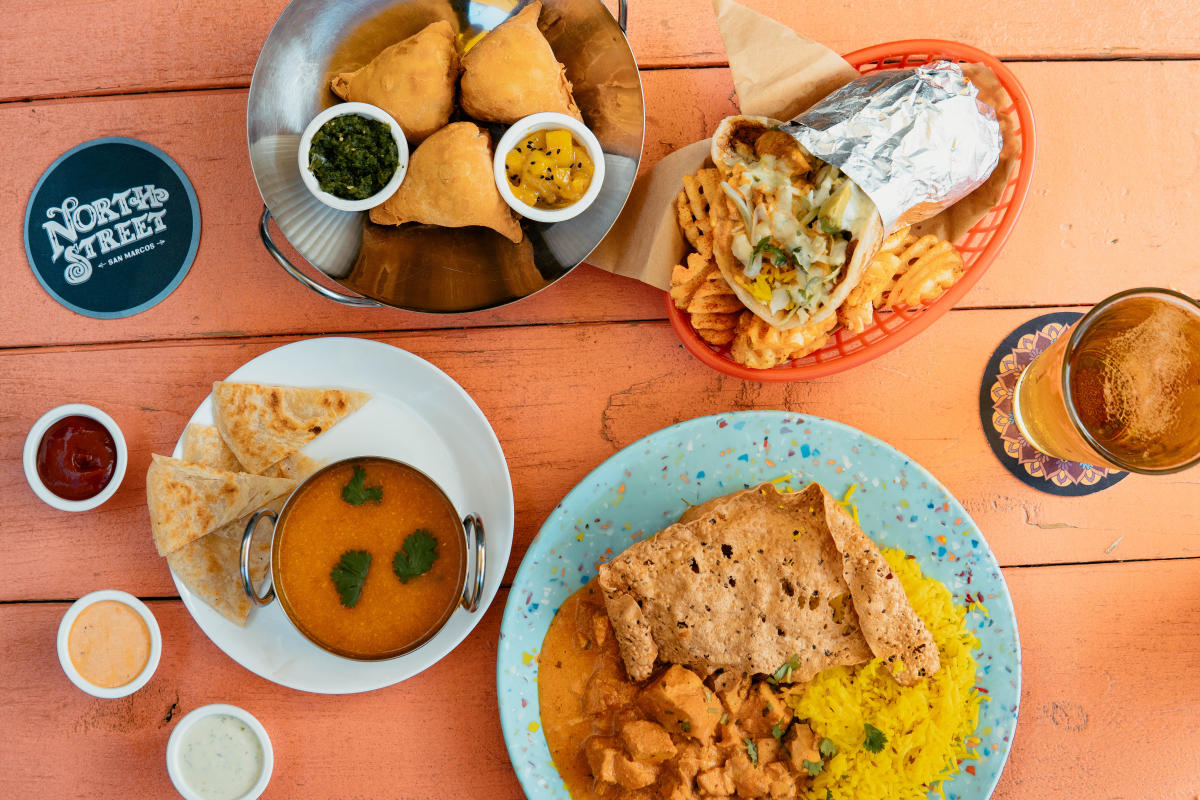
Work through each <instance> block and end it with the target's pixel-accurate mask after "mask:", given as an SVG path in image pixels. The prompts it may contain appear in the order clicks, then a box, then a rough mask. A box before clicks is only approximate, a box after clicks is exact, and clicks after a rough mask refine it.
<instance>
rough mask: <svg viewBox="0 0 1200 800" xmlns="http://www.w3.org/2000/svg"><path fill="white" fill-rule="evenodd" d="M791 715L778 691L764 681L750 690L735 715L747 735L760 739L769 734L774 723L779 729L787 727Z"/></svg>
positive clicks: (790, 710)
mask: <svg viewBox="0 0 1200 800" xmlns="http://www.w3.org/2000/svg"><path fill="white" fill-rule="evenodd" d="M792 716H793V713H792V709H791V708H789V707H788V705H787V704H786V703H784V702H783V698H782V697H780V695H779V693H778V692H776V691H775V690H774V689H772V688H771V687H770V686H768V685H767V684H766V683H760V684H758V685H757V686H755V687H754V688H753V689H752V690H751V691H750V696H749V697H747V698H746V702H745V703H744V704H743V705H742V708H741V710H740V711H739V713H738V715H737V721H738V724H739V725H741V727H742V730H744V731H745V732H746V735H747V736H750V737H753V738H755V739H760V738H766V737H768V736H771V735H772V730H773V728H774V727H775V726H776V725H779V726H781V729H782V728H784V727H787V725H788V723H790V722H791V721H792Z"/></svg>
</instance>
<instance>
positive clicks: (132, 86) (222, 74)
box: [0, 0, 1200, 101]
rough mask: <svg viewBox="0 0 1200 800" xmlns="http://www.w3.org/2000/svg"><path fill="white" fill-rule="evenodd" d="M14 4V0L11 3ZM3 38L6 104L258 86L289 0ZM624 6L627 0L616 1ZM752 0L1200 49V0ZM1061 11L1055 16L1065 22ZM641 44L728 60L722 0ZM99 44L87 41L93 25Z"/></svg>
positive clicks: (1015, 40) (855, 18)
mask: <svg viewBox="0 0 1200 800" xmlns="http://www.w3.org/2000/svg"><path fill="white" fill-rule="evenodd" d="M10 5H12V4H10ZM15 5H16V6H17V7H16V8H9V9H8V10H9V12H10V13H9V14H7V15H6V20H7V25H6V30H5V32H4V34H3V39H0V41H4V42H5V43H6V44H8V43H11V44H13V45H16V44H17V43H21V42H26V43H27V42H37V43H38V46H37V47H20V46H10V47H5V48H4V49H3V51H0V52H2V55H0V75H3V76H4V77H3V79H2V80H0V101H3V100H12V99H27V98H36V97H57V96H71V95H82V94H101V93H123V92H130V91H156V90H163V89H170V90H181V89H197V88H211V87H233V86H248V85H249V83H250V76H251V74H252V73H253V71H254V63H255V60H256V59H257V57H258V51H259V49H260V48H261V47H262V43H263V41H265V39H266V37H267V33H268V32H269V31H270V29H271V25H272V24H273V23H274V21H275V19H276V18H277V17H278V16H279V14H280V13H281V12H282V10H283V9H284V7H285V6H286V5H287V3H286V2H285V0H266V1H265V2H262V3H226V4H212V3H189V2H176V3H171V4H170V5H169V7H164V6H163V4H162V3H159V2H155V0H66V1H65V2H62V3H53V4H50V3H40V2H36V0H17V2H16V3H15ZM606 5H608V6H609V7H610V8H615V6H616V3H615V0H606ZM747 5H749V6H750V7H751V8H754V9H756V10H759V11H762V12H763V13H765V14H767V15H769V16H771V17H773V18H775V19H777V20H779V21H781V22H784V23H786V24H788V25H790V26H792V27H794V28H795V29H797V30H799V31H801V32H802V33H804V34H805V35H806V36H809V37H811V38H813V39H815V40H816V41H819V42H822V43H824V44H826V45H828V46H829V47H831V48H833V49H834V50H836V51H838V52H840V53H845V52H849V51H851V50H856V49H858V48H861V47H866V46H867V45H872V44H877V43H879V42H889V41H895V40H898V39H922V38H925V39H929V38H936V39H953V40H958V41H962V42H966V43H968V44H972V45H975V46H976V47H980V48H983V49H984V50H987V51H989V52H991V53H993V54H995V55H997V56H1001V57H1004V58H1021V59H1046V58H1113V57H1155V56H1173V57H1177V56H1192V57H1194V56H1195V55H1196V54H1198V53H1200V43H1198V40H1197V39H1196V37H1195V32H1196V30H1197V25H1198V24H1200V14H1198V12H1197V9H1196V6H1195V5H1194V4H1192V3H1189V2H1188V1H1187V0H1150V2H1144V3H1143V2H1137V0H1116V1H1115V2H1111V3H1102V4H1097V3H1090V2H1086V0H1063V1H1062V2H1059V3H1056V4H1055V8H1054V10H1053V11H1052V12H1051V11H1049V10H1048V9H1047V7H1046V5H1045V4H1044V3H1042V2H1039V0H1013V1H1012V2H1007V3H997V2H991V0H968V2H954V1H953V0H930V1H929V2H924V3H906V4H904V5H903V6H897V5H896V4H895V3H894V2H889V0H864V2H859V3H855V4H854V5H853V6H850V5H844V6H833V7H824V8H823V9H822V10H821V11H820V12H819V13H814V12H813V10H812V9H810V8H809V7H808V6H806V5H805V4H803V3H796V2H794V0H748V1H747ZM1051 17H1053V19H1051ZM629 30H630V34H629V37H630V40H631V43H632V47H633V52H634V54H635V56H636V57H637V59H638V63H639V64H640V65H642V66H643V67H670V66H700V65H718V64H724V63H726V56H725V49H724V47H723V45H722V44H721V39H720V34H719V33H718V31H717V26H716V20H715V18H714V16H713V13H712V5H711V3H710V2H709V0H631V2H630V13H629ZM80 31H87V40H88V42H89V43H94V44H95V46H91V45H89V46H88V47H86V48H82V52H81V48H80V39H79V32H80Z"/></svg>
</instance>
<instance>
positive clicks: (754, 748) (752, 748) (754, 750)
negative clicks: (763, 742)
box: [742, 736, 758, 764]
mask: <svg viewBox="0 0 1200 800" xmlns="http://www.w3.org/2000/svg"><path fill="white" fill-rule="evenodd" d="M742 741H744V742H745V743H746V755H748V756H750V763H751V764H757V763H758V745H756V744H755V743H754V740H753V739H751V738H750V737H749V736H747V737H746V738H744V739H743V740H742Z"/></svg>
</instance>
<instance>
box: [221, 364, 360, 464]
mask: <svg viewBox="0 0 1200 800" xmlns="http://www.w3.org/2000/svg"><path fill="white" fill-rule="evenodd" d="M370 399H371V395H369V394H368V393H366V392H355V391H349V390H346V389H303V388H300V387H296V386H264V385H262V384H257V383H228V382H225V381H217V382H216V383H214V384H213V419H214V421H215V422H216V426H217V430H218V431H220V433H221V438H222V439H223V440H224V441H225V444H226V445H227V446H228V447H229V449H230V450H232V451H233V453H234V455H235V456H236V457H237V460H238V461H240V462H241V463H242V464H243V465H244V466H245V467H246V469H247V470H249V471H250V472H253V473H258V474H261V473H264V472H265V471H266V470H267V468H268V467H270V466H271V465H272V464H275V463H277V462H279V461H281V460H283V459H284V458H287V457H288V456H291V455H293V454H295V453H298V452H299V451H300V449H301V448H302V447H304V445H306V444H308V443H309V442H311V441H312V440H313V439H315V438H317V436H319V435H320V434H322V433H324V432H325V431H327V430H329V429H330V428H332V427H333V426H334V425H336V424H337V423H338V422H339V421H341V420H343V419H345V418H346V417H347V416H349V415H350V414H351V413H353V412H354V411H357V410H358V409H359V408H361V407H362V406H363V404H365V403H366V402H367V401H368V400H370Z"/></svg>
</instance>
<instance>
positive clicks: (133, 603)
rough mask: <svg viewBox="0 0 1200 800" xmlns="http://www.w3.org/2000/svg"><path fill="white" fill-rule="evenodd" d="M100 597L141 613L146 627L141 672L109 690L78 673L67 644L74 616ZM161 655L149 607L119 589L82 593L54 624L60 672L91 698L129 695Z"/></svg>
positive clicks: (143, 682) (148, 675)
mask: <svg viewBox="0 0 1200 800" xmlns="http://www.w3.org/2000/svg"><path fill="white" fill-rule="evenodd" d="M102 600H115V601H117V602H118V603H124V604H125V605H127V606H129V607H130V608H132V609H133V610H134V611H136V612H137V613H138V615H139V616H141V618H142V620H143V621H144V622H145V623H146V629H147V630H148V631H150V657H149V658H148V659H146V666H145V667H143V668H142V671H141V672H139V673H138V676H137V677H136V678H134V679H133V680H132V681H130V682H129V683H127V684H125V685H124V686H115V687H113V688H112V689H106V688H104V687H103V686H96V685H95V684H93V683H89V682H88V681H87V679H86V678H84V677H83V676H82V675H80V674H79V670H77V669H75V665H74V664H73V663H72V662H71V650H70V647H69V646H68V644H67V640H68V638H69V637H70V635H71V626H72V625H74V624H75V620H76V619H78V617H79V615H80V613H82V612H83V610H84V609H85V608H87V607H88V606H90V605H92V604H93V603H99V602H101V601H102ZM161 658H162V633H161V632H160V631H159V629H158V620H156V619H155V618H154V614H152V613H150V609H148V608H146V604H145V603H143V602H142V601H141V600H138V599H137V598H136V597H134V596H133V595H131V594H129V593H128V592H121V591H118V590H116V589H101V590H100V591H98V592H92V593H91V594H85V595H84V596H83V597H81V598H79V599H78V600H76V601H75V602H74V603H72V604H71V607H70V608H68V609H67V613H66V614H64V615H63V618H62V622H60V623H59V624H58V662H59V663H60V664H62V668H63V672H65V673H67V677H68V678H70V679H71V683H73V684H75V685H76V686H78V687H79V688H80V689H82V690H83V691H85V692H87V693H88V694H90V695H92V696H93V697H99V698H102V699H105V700H111V699H113V698H116V697H126V696H128V695H131V694H133V693H134V692H136V691H137V690H138V689H140V688H142V687H143V686H145V685H146V683H147V681H149V680H150V678H151V677H152V676H153V675H154V671H155V670H156V669H158V662H159V659H161Z"/></svg>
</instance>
